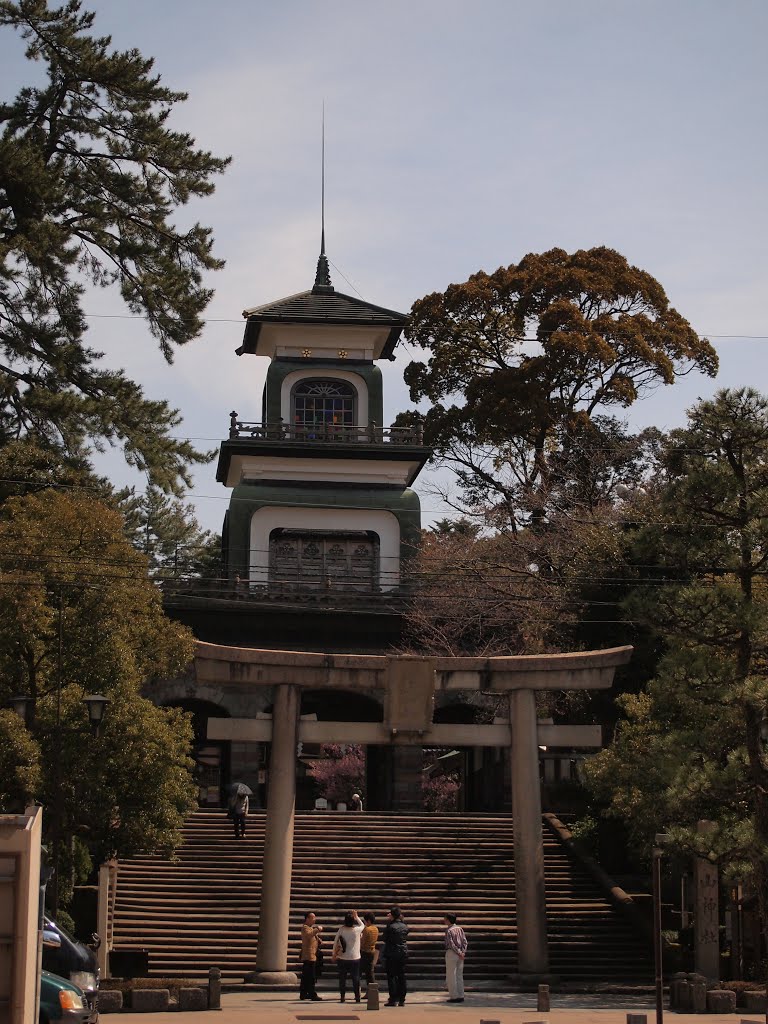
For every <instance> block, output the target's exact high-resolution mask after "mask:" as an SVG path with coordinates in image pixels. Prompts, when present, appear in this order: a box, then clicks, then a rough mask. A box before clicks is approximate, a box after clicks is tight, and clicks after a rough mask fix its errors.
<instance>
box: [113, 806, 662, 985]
mask: <svg viewBox="0 0 768 1024" xmlns="http://www.w3.org/2000/svg"><path fill="white" fill-rule="evenodd" d="M264 822H265V816H264V813H263V812H261V813H258V812H257V813H254V814H251V815H250V816H249V818H248V833H247V836H246V838H245V839H244V840H240V841H235V839H234V838H233V836H232V829H231V824H230V822H229V821H228V820H227V819H226V817H225V815H224V813H223V812H222V811H198V812H197V813H196V814H194V815H192V817H191V818H189V820H188V821H187V823H186V826H185V829H184V844H183V846H182V847H181V848H180V850H179V851H178V852H177V859H176V860H175V861H170V860H164V859H162V858H160V857H154V856H153V857H136V858H134V859H132V860H130V861H125V862H123V863H121V865H120V869H119V874H118V884H117V900H116V906H115V921H114V943H115V948H116V949H120V950H129V949H146V950H148V951H149V966H150V974H151V975H155V976H184V977H200V976H202V975H205V974H207V971H208V968H209V967H212V966H218V967H220V968H221V970H222V976H223V978H224V979H225V980H229V981H235V980H237V981H242V978H243V976H244V974H245V973H246V972H247V971H249V970H252V969H253V966H254V958H255V951H256V941H257V935H258V917H259V901H260V897H261V859H262V855H263V850H264ZM544 849H545V866H546V891H547V915H548V934H549V941H550V959H551V971H552V973H553V974H554V975H557V976H558V977H559V978H561V979H563V981H567V982H569V983H584V984H593V983H599V982H608V983H614V982H618V981H621V982H622V983H635V984H650V983H651V982H652V979H653V968H652V960H651V957H650V952H649V950H648V948H647V944H646V942H645V941H644V940H643V938H642V937H641V936H640V935H639V934H637V932H636V931H635V930H634V929H633V928H632V927H631V925H629V924H628V923H627V922H626V920H625V919H624V918H622V917H620V916H619V915H617V914H616V913H615V912H614V911H613V910H612V908H611V906H610V905H609V904H608V902H607V901H606V900H605V898H604V897H603V895H602V893H601V892H600V891H599V890H598V889H597V887H596V886H595V884H594V882H592V880H591V878H590V877H589V876H588V875H587V874H586V872H584V871H583V870H582V869H581V868H580V866H579V865H577V864H574V863H572V862H571V860H570V857H569V855H568V854H567V853H566V851H565V849H564V848H563V847H562V845H561V844H560V842H559V841H558V840H557V839H556V837H555V836H554V835H553V834H551V833H550V831H549V829H548V828H547V827H546V826H545V827H544ZM395 904H398V905H400V906H401V907H402V909H403V915H404V917H405V919H406V921H407V923H408V925H409V927H410V929H411V932H410V936H409V950H410V960H409V976H410V977H411V978H413V979H415V980H418V981H420V982H421V984H422V987H428V986H434V987H439V985H440V984H441V979H442V977H443V956H442V953H443V949H442V916H443V914H444V913H445V912H446V911H452V912H454V913H456V914H458V915H459V923H460V924H461V925H462V926H463V927H464V929H465V930H466V932H467V936H468V939H469V945H470V952H469V955H468V959H467V968H466V975H467V982H468V984H470V985H471V984H472V983H483V984H486V985H498V986H499V987H500V988H505V987H508V986H509V984H510V978H511V976H512V975H514V973H515V971H516V961H517V945H516V918H515V877H514V845H513V838H512V821H511V816H509V815H462V816H457V815H427V814H424V815H418V814H367V813H366V814H357V815H356V814H350V813H333V812H330V813H305V814H297V816H296V830H295V839H294V871H293V886H292V890H291V922H290V923H291V935H292V940H293V941H292V943H291V949H290V954H289V965H288V966H289V969H297V968H298V941H297V936H298V931H299V927H300V924H301V922H302V920H303V916H304V911H305V910H313V911H314V912H315V913H316V914H317V915H318V920H319V922H320V923H321V924H323V925H324V928H325V932H326V938H327V943H326V948H329V947H330V944H331V938H332V936H333V934H335V930H336V928H337V927H338V925H339V924H340V923H341V921H340V918H341V915H342V914H343V912H344V911H345V910H346V909H348V908H351V909H357V910H359V911H360V912H361V913H362V912H364V911H366V910H372V911H373V913H375V914H376V915H377V920H378V923H379V924H381V925H382V926H383V923H384V917H385V915H386V910H387V908H388V907H390V906H393V905H395ZM328 979H331V980H333V979H335V971H334V970H333V969H329V970H328V971H327V974H326V980H328Z"/></svg>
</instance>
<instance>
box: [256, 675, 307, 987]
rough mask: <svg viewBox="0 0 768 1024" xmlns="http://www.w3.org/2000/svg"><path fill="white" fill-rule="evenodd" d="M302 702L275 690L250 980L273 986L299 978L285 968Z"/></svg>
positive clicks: (287, 689)
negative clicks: (256, 941)
mask: <svg viewBox="0 0 768 1024" xmlns="http://www.w3.org/2000/svg"><path fill="white" fill-rule="evenodd" d="M300 700H301V695H300V691H299V689H298V687H295V686H290V685H288V684H283V685H280V686H276V687H275V701H274V705H273V708H272V756H271V759H270V763H269V790H268V794H267V820H266V834H265V837H264V860H263V866H262V875H261V914H260V916H259V945H258V950H257V953H256V972H255V973H256V976H255V977H253V976H252V975H249V976H248V978H247V979H246V980H255V981H260V982H264V983H269V984H276V983H277V984H279V983H284V984H297V983H298V981H297V978H296V975H295V974H293V972H290V971H286V967H287V966H288V930H289V914H290V909H291V869H292V867H293V820H294V811H295V803H296V744H297V741H298V723H299V705H300ZM276 975H277V977H276Z"/></svg>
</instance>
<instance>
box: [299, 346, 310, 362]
mask: <svg viewBox="0 0 768 1024" xmlns="http://www.w3.org/2000/svg"><path fill="white" fill-rule="evenodd" d="M301 354H302V355H303V356H304V358H305V359H309V358H311V356H312V349H311V348H303V349H302V350H301Z"/></svg>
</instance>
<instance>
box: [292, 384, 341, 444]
mask: <svg viewBox="0 0 768 1024" xmlns="http://www.w3.org/2000/svg"><path fill="white" fill-rule="evenodd" d="M355 398H356V392H355V389H354V388H353V387H352V385H351V384H348V383H347V382H346V381H344V380H314V379H309V380H301V381H299V383H298V384H297V385H296V386H295V387H294V389H293V396H292V403H291V404H292V410H291V413H292V421H293V425H294V427H298V428H299V429H301V428H305V430H306V428H310V429H311V428H316V429H317V433H318V434H320V433H329V434H334V433H337V432H338V430H339V429H340V428H343V427H353V426H354V425H355Z"/></svg>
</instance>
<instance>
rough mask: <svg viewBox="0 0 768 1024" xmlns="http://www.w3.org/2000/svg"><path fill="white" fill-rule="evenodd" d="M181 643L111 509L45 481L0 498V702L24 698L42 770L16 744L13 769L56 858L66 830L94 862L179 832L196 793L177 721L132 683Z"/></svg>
mask: <svg viewBox="0 0 768 1024" xmlns="http://www.w3.org/2000/svg"><path fill="white" fill-rule="evenodd" d="M193 651H194V641H193V638H192V635H191V634H190V633H189V631H188V630H186V628H185V627H183V626H180V625H179V624H177V623H173V622H171V621H170V620H168V619H166V618H165V616H164V615H163V611H162V606H161V598H160V593H159V590H158V589H157V587H156V586H155V584H154V583H152V581H151V580H150V579H149V577H148V575H147V561H146V559H145V557H144V556H143V555H141V554H140V553H139V552H137V551H136V550H135V549H134V548H133V547H132V546H131V544H130V543H129V542H128V541H127V539H126V538H125V535H124V533H123V521H122V517H121V516H120V514H119V512H117V511H116V510H115V509H114V508H110V507H109V506H107V505H105V504H103V503H101V502H99V501H97V500H96V499H95V498H93V497H91V496H90V495H88V494H87V493H83V492H77V491H75V492H71V493H70V492H67V493H62V492H59V491H54V490H50V489H49V490H44V491H40V492H37V493H30V494H26V495H22V496H18V495H17V496H11V497H9V498H8V499H7V500H6V501H5V502H4V503H3V505H2V506H0V705H2V704H4V703H5V701H7V699H8V698H9V697H10V696H11V695H12V694H25V695H26V696H28V697H29V698H30V701H31V709H30V712H31V713H30V717H29V735H30V736H31V738H32V740H33V741H34V744H35V747H36V750H37V752H38V753H37V756H38V757H39V759H40V762H41V764H42V778H41V779H40V780H39V781H38V780H37V779H36V777H35V776H34V771H33V769H34V759H33V758H30V756H29V754H28V752H25V750H24V749H21V750H20V752H19V754H18V755H17V756H16V758H15V761H16V763H17V764H18V767H17V769H16V774H17V776H19V775H20V773H21V772H23V771H27V773H28V776H29V781H28V782H27V783H24V785H26V786H27V789H30V788H34V794H35V796H36V797H38V798H39V799H41V800H42V802H43V804H44V805H45V808H46V812H45V816H44V823H45V827H46V830H47V832H48V835H49V837H50V836H53V837H54V839H56V840H57V841H56V843H55V844H54V847H55V849H56V850H57V851H58V853H59V861H60V866H61V856H60V853H61V849H62V848H63V847H64V846H65V845H66V844H64V843H63V840H64V839H65V838H68V837H71V836H78V837H80V838H81V839H82V840H83V841H84V842H86V843H87V845H88V848H89V849H90V850H91V851H92V853H93V854H94V855H95V856H97V857H99V858H103V857H105V856H108V855H110V854H112V853H116V854H118V855H120V856H125V855H127V854H131V853H134V852H136V850H138V849H145V850H153V849H154V850H157V849H168V848H172V847H174V846H176V845H178V843H179V842H180V841H181V833H180V828H181V825H182V822H183V818H184V816H185V814H186V813H187V812H188V811H189V810H190V809H191V807H192V806H193V802H194V797H195V793H196V790H195V787H194V784H193V781H192V761H191V759H190V756H189V751H190V746H191V742H192V728H191V723H190V721H189V716H188V715H186V714H185V713H184V712H181V711H178V710H177V709H161V708H157V707H155V706H154V705H153V704H152V703H151V702H150V701H149V700H147V699H146V698H144V697H143V696H142V695H141V690H142V687H143V685H144V684H145V683H147V682H149V681H150V680H152V679H153V678H155V677H158V676H160V677H164V676H169V675H174V674H177V673H178V672H180V671H182V669H184V667H185V666H186V665H187V664H188V663H189V661H190V660H191V657H192V654H193ZM92 693H101V694H103V695H104V696H106V697H108V698H109V700H110V704H109V707H108V711H107V715H106V716H105V720H104V723H103V726H102V728H101V732H100V734H99V735H98V736H97V737H92V736H90V734H89V725H88V721H87V715H86V712H85V709H84V707H83V705H82V700H83V697H85V696H86V695H87V694H92ZM22 781H23V780H22ZM22 788H23V786H22V785H21V783H19V784H17V785H16V792H15V794H9V796H13V795H15V796H16V798H17V799H18V798H20V797H21V796H22V795H23V794H22V792H21V789H22Z"/></svg>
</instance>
